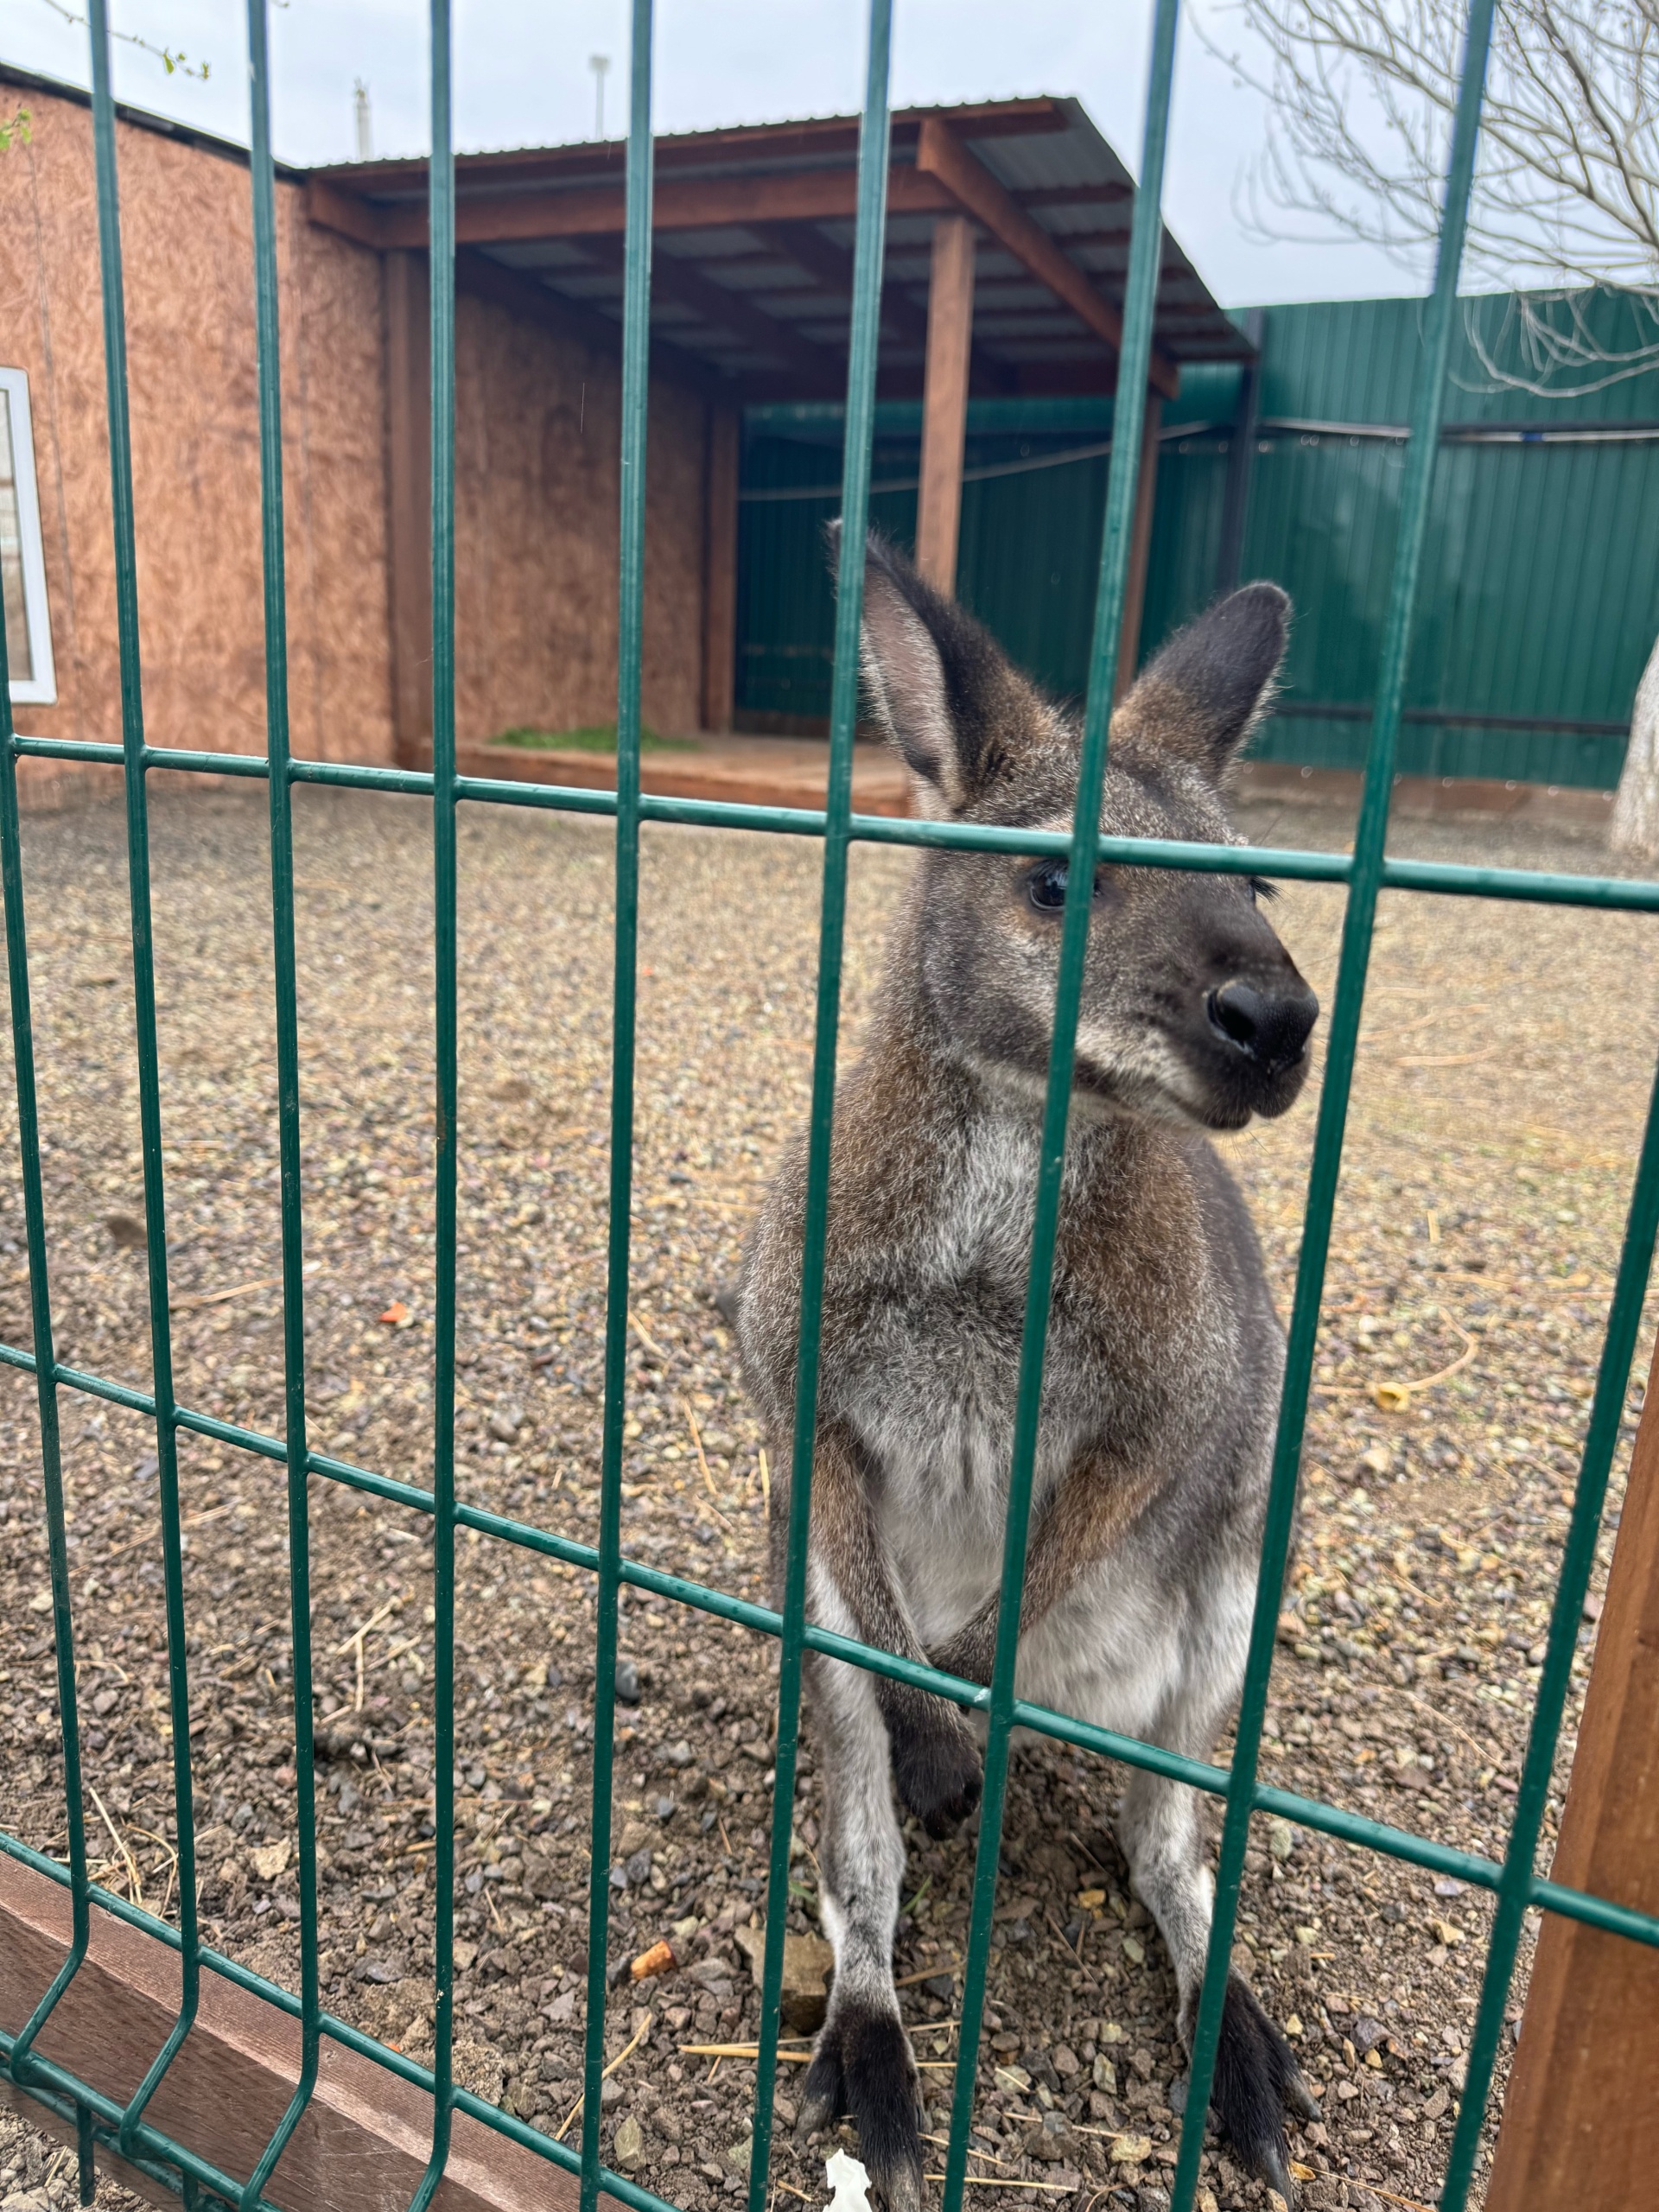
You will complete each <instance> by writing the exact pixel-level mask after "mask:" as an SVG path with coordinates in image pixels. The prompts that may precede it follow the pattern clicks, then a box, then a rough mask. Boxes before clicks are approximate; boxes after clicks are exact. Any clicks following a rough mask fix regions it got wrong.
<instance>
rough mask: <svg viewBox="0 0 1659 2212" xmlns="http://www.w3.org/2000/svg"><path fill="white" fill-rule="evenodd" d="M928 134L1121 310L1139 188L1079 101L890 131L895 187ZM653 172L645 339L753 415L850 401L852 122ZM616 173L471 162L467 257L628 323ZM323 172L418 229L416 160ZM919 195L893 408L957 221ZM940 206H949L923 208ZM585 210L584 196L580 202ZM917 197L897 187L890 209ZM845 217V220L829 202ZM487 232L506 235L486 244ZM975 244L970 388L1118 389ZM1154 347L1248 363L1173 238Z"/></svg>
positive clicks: (891, 305)
mask: <svg viewBox="0 0 1659 2212" xmlns="http://www.w3.org/2000/svg"><path fill="white" fill-rule="evenodd" d="M931 120H937V121H938V122H942V123H944V124H947V125H948V126H949V128H950V131H951V132H952V134H953V135H954V137H956V138H957V140H958V141H959V143H961V144H962V146H963V148H964V149H966V150H967V151H968V153H969V155H970V156H972V157H973V158H974V159H975V160H976V161H977V162H980V163H981V164H982V166H983V168H985V169H986V171H987V172H988V175H989V176H990V177H991V178H992V179H993V180H994V181H995V184H996V185H998V186H1000V187H1001V188H1002V189H1003V190H1004V191H1005V192H1007V194H1009V195H1010V196H1011V197H1012V199H1013V200H1014V203H1015V206H1016V207H1017V208H1018V209H1019V211H1020V213H1022V214H1023V215H1025V216H1026V217H1027V218H1028V219H1029V220H1030V221H1032V222H1033V223H1034V224H1036V225H1037V226H1038V227H1039V229H1041V230H1042V231H1044V232H1046V233H1047V234H1048V236H1049V237H1050V238H1052V240H1053V241H1054V243H1055V244H1056V245H1058V247H1059V248H1060V250H1061V251H1063V252H1064V253H1065V255H1066V257H1068V258H1069V259H1070V260H1071V262H1072V263H1073V264H1074V266H1075V267H1076V268H1077V270H1079V271H1080V272H1081V273H1083V274H1084V276H1085V277H1087V279H1088V281H1089V283H1090V286H1091V287H1092V289H1094V290H1095V291H1096V293H1097V294H1098V295H1099V296H1100V297H1101V298H1102V299H1103V301H1104V302H1107V303H1108V304H1109V306H1111V307H1113V308H1116V307H1119V306H1121V303H1122V289H1123V277H1124V271H1125V268H1126V266H1127V261H1128V230H1129V223H1130V218H1131V215H1132V213H1133V207H1134V181H1133V179H1132V178H1131V177H1130V175H1129V173H1128V170H1127V169H1126V168H1124V166H1123V164H1122V162H1121V161H1120V160H1119V159H1118V157H1117V156H1116V153H1115V152H1114V151H1113V150H1112V149H1111V147H1110V146H1109V144H1108V143H1107V142H1106V140H1105V139H1104V138H1103V137H1102V136H1101V134H1100V132H1099V131H1098V130H1096V127H1095V124H1094V123H1093V121H1092V120H1091V118H1090V116H1089V114H1088V112H1087V111H1086V110H1085V109H1084V106H1083V105H1082V104H1081V102H1080V101H1077V100H1076V99H1051V98H1046V97H1045V98H1039V99H1022V100H1008V101H1001V102H990V103H983V104H979V105H967V106H957V107H944V108H911V109H905V110H901V111H899V112H898V113H897V114H895V115H894V117H893V131H892V157H893V166H894V169H895V171H903V170H905V169H906V168H908V169H910V170H912V172H914V171H915V169H916V167H917V155H918V142H919V141H920V138H921V135H922V130H923V126H924V124H927V123H928V122H930V121H931ZM656 152H657V177H658V249H659V250H658V253H657V254H656V256H655V257H654V262H653V305H652V322H653V327H658V329H659V330H660V333H661V334H662V335H663V336H664V338H670V337H671V340H672V343H673V345H674V346H676V347H677V348H679V349H681V351H682V352H683V353H684V354H686V355H688V356H690V357H691V358H692V359H694V360H696V361H697V362H699V363H701V365H702V367H703V368H704V369H705V370H709V369H712V370H714V371H715V372H717V373H718V374H719V375H720V376H721V377H723V378H734V379H735V380H736V381H737V382H738V383H739V384H740V385H741V386H742V394H741V396H742V397H762V396H764V397H783V396H785V395H786V394H789V393H791V392H795V393H799V394H800V395H801V396H803V397H804V396H807V395H808V394H810V393H815V392H817V391H823V392H824V393H826V394H830V393H834V392H836V391H839V390H840V388H841V386H842V384H843V383H844V378H845V356H846V346H847V340H848V327H849V316H850V305H851V300H850V280H851V246H852V224H851V221H850V219H849V217H850V213H851V207H850V186H851V182H852V180H853V175H854V172H855V167H856V162H857V154H858V118H856V117H855V116H826V117H818V118H810V119H796V120H792V121H789V122H785V123H779V124H753V125H747V126H741V127H739V128H736V129H732V130H711V131H694V132H687V133H679V134H672V135H668V136H664V137H661V138H659V139H658V142H657V149H656ZM623 156H624V149H623V147H622V146H621V144H620V143H609V144H598V143H587V144H579V145H571V146H556V147H538V148H527V149H521V150H519V151H518V152H515V153H505V154H504V153H492V154H477V155H463V156H461V157H460V158H459V159H458V161H457V163H456V208H457V222H458V226H459V234H460V236H461V239H462V241H463V243H465V244H467V245H470V246H471V247H472V248H473V249H474V250H475V251H481V252H483V253H484V254H486V255H487V256H489V257H491V258H492V259H493V260H495V261H497V262H498V263H499V264H501V265H502V266H503V267H504V268H507V269H512V270H515V271H517V272H518V273H519V274H520V275H521V276H523V277H524V278H525V279H526V280H527V281H528V282H530V283H534V284H535V285H537V287H538V288H540V289H543V290H544V291H545V292H547V293H549V294H550V295H552V296H553V297H554V298H555V299H559V298H563V299H565V300H568V301H569V302H572V303H573V304H576V305H580V306H582V307H583V308H586V309H588V311H589V312H590V313H596V314H598V315H602V316H605V317H607V318H608V319H609V320H611V321H620V281H619V272H620V262H619V258H618V240H617V235H616V232H617V224H616V222H615V220H614V219H613V217H612V216H610V215H606V216H605V217H604V219H601V213H595V212H594V211H595V210H599V209H601V199H600V198H599V197H598V196H596V195H608V196H607V197H606V198H605V199H604V201H603V207H605V208H609V207H611V205H612V203H613V200H615V198H616V196H617V195H618V194H620V188H621V185H622V179H623ZM314 174H315V177H316V178H317V180H318V181H319V182H320V183H321V184H322V185H325V186H326V187H327V188H328V191H329V194H331V195H338V194H350V195H352V197H353V200H356V201H357V202H358V203H359V205H361V206H362V207H364V208H365V222H366V223H368V224H369V225H371V226H372V225H373V224H375V223H377V222H379V223H382V224H383V225H384V224H393V225H399V226H402V229H400V230H399V231H398V233H397V235H398V238H400V239H401V238H402V232H403V229H407V228H408V227H409V226H410V225H411V224H415V225H418V224H419V222H420V219H421V208H422V207H423V201H424V195H425V190H426V164H425V162H423V161H415V162H353V163H347V164H342V165H340V166H338V167H335V168H328V169H322V170H318V171H316V172H315V173H314ZM814 175H816V176H817V177H819V178H820V179H822V180H823V181H824V189H823V191H822V192H820V193H815V192H814V191H813V189H812V188H811V185H810V179H811V178H812V177H813V176H814ZM899 181H900V182H902V179H900V180H899ZM734 182H735V183H737V184H739V185H740V186H741V185H744V184H747V185H749V186H753V187H757V188H759V192H758V194H756V198H757V200H758V202H759V206H758V211H757V213H755V214H754V215H753V216H750V215H749V214H748V213H747V209H744V210H743V211H742V212H741V213H738V211H737V210H735V209H734V207H733V205H732V199H733V195H732V193H731V191H730V190H729V187H730V186H731V185H732V184H733V183H734ZM914 182H915V186H916V188H917V190H918V191H920V192H922V194H923V200H922V210H923V211H922V212H918V208H917V206H916V192H915V191H912V193H911V194H910V195H909V196H910V200H911V205H910V206H909V207H905V206H902V205H901V206H899V207H897V208H896V209H895V211H894V212H893V213H890V215H889V217H888V223H887V268H886V274H885V284H884V296H883V311H882V324H883V343H882V350H881V374H882V378H883V388H884V389H886V390H887V391H893V392H894V393H899V392H901V391H906V390H908V389H909V388H910V387H911V386H912V385H915V386H916V387H917V388H918V389H919V385H918V378H919V375H920V364H921V360H922V358H923V350H924V338H925V324H926V314H927V295H928V276H929V254H930V247H931V237H932V231H933V226H934V223H935V221H936V219H937V216H936V213H933V212H926V211H927V210H928V209H929V208H930V207H933V206H937V205H939V204H944V205H949V204H950V203H949V202H948V200H944V197H943V188H942V187H940V186H939V185H938V183H937V181H935V180H934V179H933V178H931V176H916V177H915V179H914ZM768 184H775V185H776V186H777V187H778V188H779V204H778V206H777V207H776V209H775V211H774V210H770V209H768V207H767V206H766V186H767V185H768ZM700 186H702V187H709V188H727V189H726V190H724V192H723V194H722V192H721V191H719V190H715V191H712V192H711V194H710V195H709V200H710V204H709V213H710V215H711V216H715V217H717V219H714V220H710V221H707V222H703V223H702V224H700V225H696V215H697V214H698V213H701V212H702V211H701V206H700V204H699V203H698V201H697V198H696V188H698V187H700ZM803 191H804V193H805V195H806V197H805V198H804V199H803V197H802V194H803ZM576 194H581V195H584V197H583V199H582V200H576V199H575V198H574V197H571V196H570V195H576ZM927 194H934V195H937V197H936V198H935V199H934V200H929V199H928V197H927V196H926V195H927ZM673 195H678V198H677V200H675V199H674V198H673ZM904 196H905V195H904V194H902V193H900V192H899V190H898V187H897V185H895V197H896V198H899V199H902V198H903V197H904ZM534 200H539V201H540V202H541V204H542V206H543V207H544V208H545V210H546V219H547V221H548V224H549V230H550V235H549V237H548V238H547V239H545V240H542V239H538V238H535V237H534V236H533V225H534V220H535V217H534V215H533V214H532V213H531V208H530V206H529V205H528V203H530V202H531V201H534ZM837 200H839V201H840V202H842V203H843V204H842V205H833V204H832V203H834V202H836V201H837ZM665 209H666V210H667V211H668V212H666V213H665V212H664V211H665ZM601 212H602V211H601ZM734 216H735V217H736V219H734ZM321 219H328V217H327V214H326V213H325V214H324V215H323V216H321ZM694 225H696V226H694ZM493 228H495V229H499V232H501V235H500V236H499V237H495V236H492V235H491V232H492V229H493ZM981 235H982V251H981V256H980V260H979V268H978V285H977V294H976V317H975V333H974V365H973V379H974V388H975V390H976V391H982V392H985V393H999V392H1000V393H1002V394H1005V395H1008V394H1017V393H1020V392H1033V393H1034V392H1042V391H1052V392H1057V393H1058V392H1064V391H1088V390H1099V391H1106V390H1109V388H1110V385H1111V383H1112V380H1113V377H1114V374H1115V369H1116V355H1115V353H1114V351H1113V349H1112V347H1111V346H1110V345H1109V344H1108V343H1107V342H1106V340H1105V339H1104V338H1103V337H1102V336H1101V334H1099V332H1098V331H1097V330H1096V329H1095V328H1092V327H1090V324H1089V323H1088V322H1087V321H1085V320H1084V317H1083V316H1082V315H1079V313H1078V312H1077V308H1075V307H1074V306H1072V305H1071V304H1068V303H1067V302H1065V301H1064V300H1062V299H1061V298H1060V297H1059V296H1058V295H1057V294H1056V293H1055V292H1054V291H1053V290H1052V289H1050V288H1049V286H1048V285H1046V283H1043V281H1042V280H1041V278H1040V277H1039V276H1037V275H1034V274H1033V271H1032V270H1031V269H1029V268H1028V267H1027V263H1026V261H1025V260H1024V259H1022V258H1021V257H1020V254H1019V253H1018V252H1015V251H1010V250H1009V246H1008V244H1007V238H1006V237H1004V238H997V237H994V236H990V235H988V233H987V232H986V231H985V229H984V226H983V225H982V226H981ZM390 236H391V233H390V232H388V237H389V238H390ZM728 301H729V305H728ZM1155 337H1156V342H1157V345H1158V346H1159V348H1160V352H1161V353H1162V354H1163V355H1164V357H1165V358H1166V359H1167V360H1169V361H1171V362H1173V363H1176V364H1179V363H1181V362H1185V361H1192V362H1199V361H1217V360H1236V359H1242V358H1243V357H1245V356H1246V355H1248V354H1249V350H1250V349H1249V344H1248V342H1247V341H1246V340H1245V339H1244V338H1243V334H1242V333H1241V332H1240V330H1239V328H1238V327H1237V325H1236V324H1235V323H1234V322H1233V321H1231V319H1230V317H1229V316H1227V315H1224V313H1223V311H1222V309H1221V308H1219V306H1218V305H1217V302H1216V301H1215V300H1214V298H1213V297H1212V296H1211V294H1210V292H1209V290H1208V289H1206V287H1205V284H1204V283H1203V281H1202V279H1201V278H1200V277H1198V273H1197V271H1196V270H1194V269H1193V267H1192V263H1191V262H1190V261H1189V260H1188V258H1187V257H1186V255H1185V253H1184V252H1183V251H1182V250H1181V248H1180V246H1179V244H1178V243H1177V241H1176V240H1175V239H1174V238H1173V237H1171V236H1170V235H1169V233H1168V232H1167V231H1166V232H1165V242H1164V251H1163V270H1162V277H1161V281H1160V301H1159V313H1158V320H1157V327H1156V333H1155Z"/></svg>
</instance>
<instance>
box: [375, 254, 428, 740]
mask: <svg viewBox="0 0 1659 2212" xmlns="http://www.w3.org/2000/svg"><path fill="white" fill-rule="evenodd" d="M429 315H430V308H429V290H428V285H427V274H426V257H425V255H424V254H419V253H402V252H399V253H389V254H387V256H386V257H385V346H386V556H387V568H388V571H389V575H388V589H387V601H388V611H389V614H390V620H391V728H392V741H393V745H394V747H395V749H396V752H397V760H398V761H399V763H400V764H401V765H403V766H408V765H409V764H410V761H412V760H414V758H415V755H416V752H417V750H418V748H419V747H420V746H421V745H422V744H423V743H424V744H428V745H429V744H430V743H431V741H432V449H431V437H432V353H431V328H430V321H429Z"/></svg>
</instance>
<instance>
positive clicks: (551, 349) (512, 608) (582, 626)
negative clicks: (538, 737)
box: [455, 294, 703, 744]
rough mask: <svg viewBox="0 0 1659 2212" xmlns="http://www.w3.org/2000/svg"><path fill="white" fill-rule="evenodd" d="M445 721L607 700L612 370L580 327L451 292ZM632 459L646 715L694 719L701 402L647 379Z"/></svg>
mask: <svg viewBox="0 0 1659 2212" xmlns="http://www.w3.org/2000/svg"><path fill="white" fill-rule="evenodd" d="M455 381H456V408H455V412H456V440H455V575H456V583H455V688H456V725H457V735H458V737H459V739H460V741H461V743H462V744H478V743H483V742H486V741H488V740H489V739H490V738H492V737H495V736H497V735H499V734H500V732H501V731H502V730H504V729H511V728H515V727H520V726H529V727H531V728H543V729H571V728H582V727H584V726H591V725H593V724H595V723H601V722H607V721H612V720H613V719H614V716H615V714H616V635H617V620H616V568H617V539H618V527H619V525H618V501H619V498H620V485H619V466H618V455H619V443H620V434H621V409H620V375H619V372H618V367H617V364H616V363H615V361H614V360H612V359H607V358H606V357H604V356H602V355H600V354H597V353H594V352H593V351H591V350H590V349H589V348H588V346H585V345H583V344H582V342H581V341H580V340H574V339H567V338H563V337H561V336H558V335H556V334H553V333H551V332H549V331H547V330H544V329H542V328H539V327H536V326H533V325H531V324H529V323H526V322H524V321H519V320H518V318H517V317H515V316H513V315H510V314H508V313H507V312H506V311H505V309H503V308H499V307H496V306H494V305H493V304H491V303H490V302H486V301H483V300H480V299H477V298H474V297H473V296H469V295H467V294H463V295H462V296H461V299H460V301H459V302H457V315H456V340H455ZM647 435H648V461H647V467H646V533H645V537H646V554H645V658H644V667H643V671H642V683H643V713H644V716H645V721H647V722H648V723H649V724H651V725H652V727H653V728H657V729H662V730H691V729H695V728H696V727H697V720H698V711H699V698H700V677H701V652H702V496H703V493H702V468H703V457H702V454H703V405H702V400H701V399H700V398H699V397H696V395H695V394H693V393H690V392H687V391H683V390H680V389H678V388H677V387H676V386H674V385H665V384H662V383H660V382H659V383H658V384H657V385H655V387H654V388H653V391H652V406H651V416H650V421H649V425H648V433H647Z"/></svg>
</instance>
